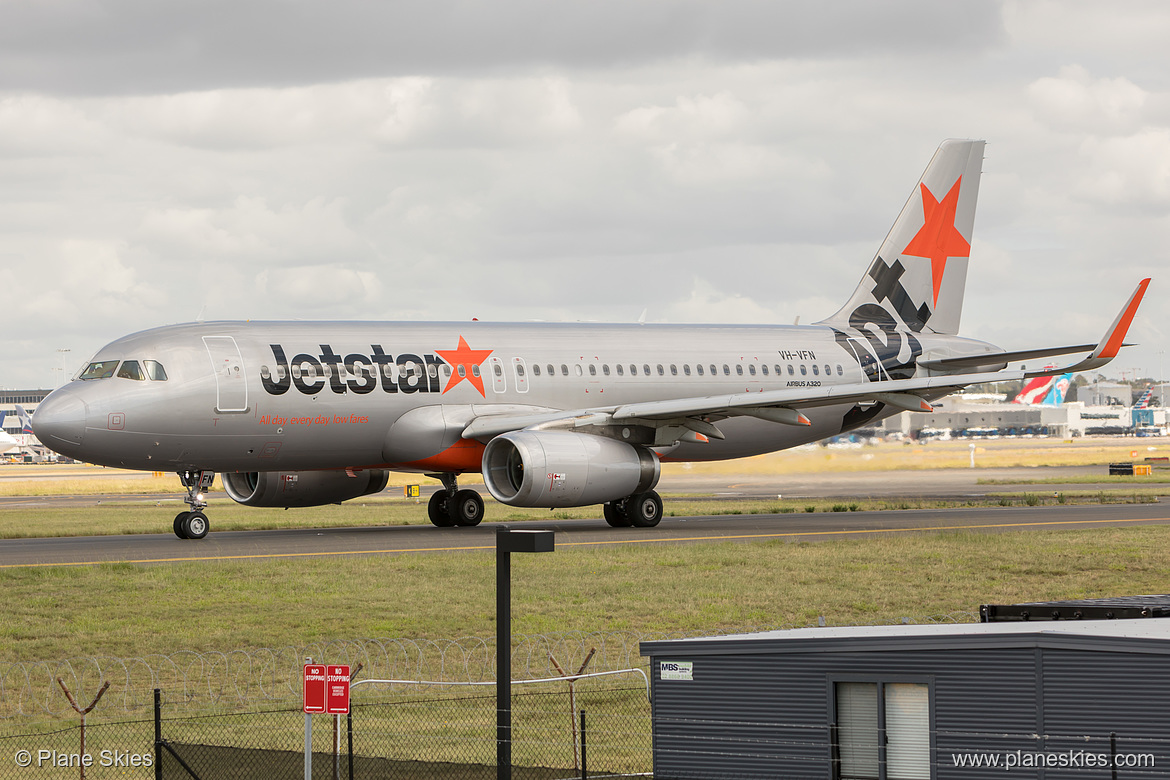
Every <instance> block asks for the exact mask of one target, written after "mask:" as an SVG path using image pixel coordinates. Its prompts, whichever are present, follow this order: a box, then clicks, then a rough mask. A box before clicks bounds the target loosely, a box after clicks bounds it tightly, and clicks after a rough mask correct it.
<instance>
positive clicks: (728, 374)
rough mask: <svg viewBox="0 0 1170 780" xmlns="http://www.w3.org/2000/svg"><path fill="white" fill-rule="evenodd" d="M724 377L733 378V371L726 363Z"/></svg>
mask: <svg viewBox="0 0 1170 780" xmlns="http://www.w3.org/2000/svg"><path fill="white" fill-rule="evenodd" d="M723 376H731V369H730V368H729V367H728V365H727V364H726V363H724V364H723Z"/></svg>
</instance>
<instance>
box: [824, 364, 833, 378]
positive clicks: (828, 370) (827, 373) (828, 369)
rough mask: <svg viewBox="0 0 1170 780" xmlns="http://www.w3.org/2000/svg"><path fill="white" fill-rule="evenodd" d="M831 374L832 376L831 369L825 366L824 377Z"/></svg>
mask: <svg viewBox="0 0 1170 780" xmlns="http://www.w3.org/2000/svg"><path fill="white" fill-rule="evenodd" d="M832 374H833V369H831V368H829V367H828V366H825V376H832Z"/></svg>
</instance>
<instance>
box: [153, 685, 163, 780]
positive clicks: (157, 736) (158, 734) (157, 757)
mask: <svg viewBox="0 0 1170 780" xmlns="http://www.w3.org/2000/svg"><path fill="white" fill-rule="evenodd" d="M161 744H162V691H161V690H159V689H158V688H155V689H154V780H162V751H161V750H159V745H161Z"/></svg>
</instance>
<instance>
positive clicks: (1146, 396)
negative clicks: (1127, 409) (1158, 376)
mask: <svg viewBox="0 0 1170 780" xmlns="http://www.w3.org/2000/svg"><path fill="white" fill-rule="evenodd" d="M1153 397H1154V386H1153V385H1150V386H1149V387H1147V388H1146V389H1145V392H1143V393H1142V394H1141V395H1140V396H1138V399H1137V403H1135V404H1134V405H1133V408H1134V409H1149V408H1150V401H1151V400H1152V399H1153Z"/></svg>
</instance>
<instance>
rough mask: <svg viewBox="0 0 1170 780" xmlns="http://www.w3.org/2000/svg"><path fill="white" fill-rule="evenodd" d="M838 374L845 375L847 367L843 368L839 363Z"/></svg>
mask: <svg viewBox="0 0 1170 780" xmlns="http://www.w3.org/2000/svg"><path fill="white" fill-rule="evenodd" d="M837 376H845V369H843V368H841V364H840V363H838V364H837Z"/></svg>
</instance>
